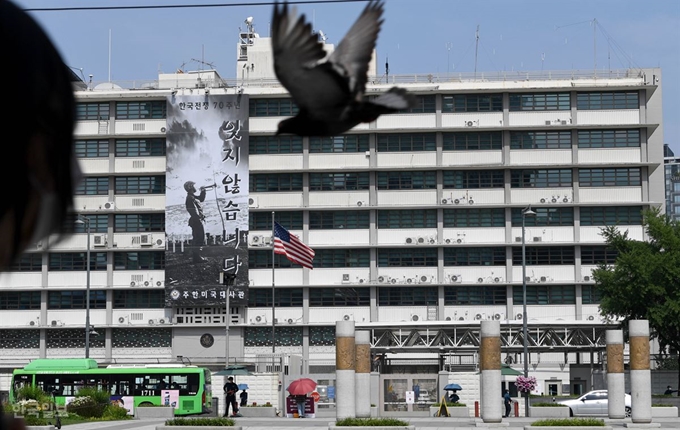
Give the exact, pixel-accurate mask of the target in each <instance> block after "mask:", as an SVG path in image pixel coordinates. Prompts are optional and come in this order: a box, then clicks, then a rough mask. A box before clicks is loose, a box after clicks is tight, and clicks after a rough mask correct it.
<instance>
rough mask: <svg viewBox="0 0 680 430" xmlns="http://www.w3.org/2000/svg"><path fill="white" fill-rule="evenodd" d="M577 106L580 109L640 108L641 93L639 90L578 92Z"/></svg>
mask: <svg viewBox="0 0 680 430" xmlns="http://www.w3.org/2000/svg"><path fill="white" fill-rule="evenodd" d="M576 107H577V108H578V109H579V110H599V109H638V108H639V107H640V101H639V93H638V92H637V91H635V92H633V91H630V92H625V91H616V92H593V93H578V94H577V95H576Z"/></svg>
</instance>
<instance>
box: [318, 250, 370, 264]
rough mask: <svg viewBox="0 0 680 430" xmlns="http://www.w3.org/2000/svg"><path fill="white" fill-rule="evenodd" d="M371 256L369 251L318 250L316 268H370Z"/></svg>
mask: <svg viewBox="0 0 680 430" xmlns="http://www.w3.org/2000/svg"><path fill="white" fill-rule="evenodd" d="M370 262H371V255H370V252H369V250H368V249H356V248H352V249H317V250H316V255H314V267H315V268H317V267H318V268H329V267H368V266H369V263H370Z"/></svg>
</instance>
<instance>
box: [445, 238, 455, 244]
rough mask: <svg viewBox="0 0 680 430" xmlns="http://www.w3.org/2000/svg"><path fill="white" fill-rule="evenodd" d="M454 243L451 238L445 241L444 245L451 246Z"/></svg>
mask: <svg viewBox="0 0 680 430" xmlns="http://www.w3.org/2000/svg"><path fill="white" fill-rule="evenodd" d="M452 242H453V239H450V238H449V239H444V243H446V244H447V245H450V244H451V243H452Z"/></svg>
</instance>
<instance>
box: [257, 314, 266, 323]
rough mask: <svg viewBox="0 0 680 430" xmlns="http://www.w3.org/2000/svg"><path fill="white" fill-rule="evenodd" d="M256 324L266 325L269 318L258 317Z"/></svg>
mask: <svg viewBox="0 0 680 430" xmlns="http://www.w3.org/2000/svg"><path fill="white" fill-rule="evenodd" d="M255 322H256V323H259V324H264V323H266V322H267V318H266V317H265V316H264V315H257V316H256V317H255Z"/></svg>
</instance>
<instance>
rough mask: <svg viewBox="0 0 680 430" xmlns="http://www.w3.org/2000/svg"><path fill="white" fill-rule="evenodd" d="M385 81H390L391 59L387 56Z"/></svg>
mask: <svg viewBox="0 0 680 430" xmlns="http://www.w3.org/2000/svg"><path fill="white" fill-rule="evenodd" d="M385 82H386V83H388V84H389V83H390V59H389V57H387V56H385Z"/></svg>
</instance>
